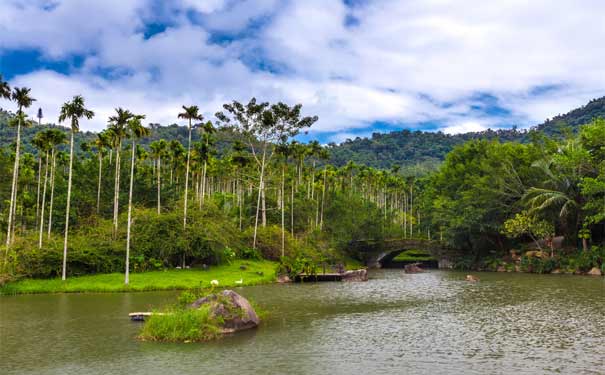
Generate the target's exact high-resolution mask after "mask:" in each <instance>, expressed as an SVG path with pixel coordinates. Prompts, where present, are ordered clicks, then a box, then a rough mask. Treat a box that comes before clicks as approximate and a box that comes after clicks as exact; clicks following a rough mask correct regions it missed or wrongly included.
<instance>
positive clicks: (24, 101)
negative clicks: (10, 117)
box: [2, 84, 36, 252]
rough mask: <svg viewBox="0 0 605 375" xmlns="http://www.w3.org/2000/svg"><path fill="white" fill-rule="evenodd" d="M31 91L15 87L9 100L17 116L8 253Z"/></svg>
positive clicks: (7, 240)
mask: <svg viewBox="0 0 605 375" xmlns="http://www.w3.org/2000/svg"><path fill="white" fill-rule="evenodd" d="M2 86H3V88H2V92H3V94H2V95H3V96H5V95H6V92H5V90H6V88H7V86H5V85H4V84H3V85H2ZM30 91H31V89H29V88H27V87H21V88H19V87H15V88H14V89H13V92H12V93H11V99H12V100H13V101H15V102H17V108H18V110H17V114H16V116H15V119H16V123H17V140H16V148H15V164H14V167H13V181H12V185H11V199H10V207H9V211H8V230H7V235H6V250H7V252H8V247H9V246H10V244H11V242H12V239H13V238H12V237H13V236H12V235H13V232H12V228H13V219H14V216H15V209H16V206H17V202H16V201H17V181H18V179H19V154H20V152H21V126H27V124H28V123H29V121H27V115H26V114H25V113H24V112H23V109H24V108H29V107H30V106H31V105H32V103H33V102H34V101H35V100H36V99H34V98H32V97H31V95H30Z"/></svg>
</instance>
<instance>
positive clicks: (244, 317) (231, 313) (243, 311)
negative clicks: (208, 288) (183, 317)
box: [190, 290, 260, 333]
mask: <svg viewBox="0 0 605 375" xmlns="http://www.w3.org/2000/svg"><path fill="white" fill-rule="evenodd" d="M206 304H210V306H211V312H212V315H213V316H215V317H222V319H223V320H224V323H223V325H222V330H223V333H233V332H237V331H243V330H245V329H250V328H255V327H256V326H258V324H259V323H260V319H259V318H258V315H257V314H256V311H254V309H253V308H252V306H251V305H250V302H248V300H247V299H245V298H244V297H242V296H240V295H239V294H237V293H235V292H234V291H232V290H223V291H222V292H221V293H219V294H218V295H217V294H211V295H209V296H207V297H204V298H200V299H198V300H197V301H195V302H193V303H192V304H191V305H190V307H191V308H194V309H197V308H200V306H202V305H206Z"/></svg>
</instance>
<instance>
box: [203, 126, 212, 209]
mask: <svg viewBox="0 0 605 375" xmlns="http://www.w3.org/2000/svg"><path fill="white" fill-rule="evenodd" d="M200 129H201V131H202V141H203V142H204V144H205V148H204V153H203V155H202V159H203V160H204V169H203V171H202V199H201V200H200V208H201V206H202V205H203V204H204V198H205V195H206V175H207V171H208V158H209V156H210V140H211V137H212V134H213V133H214V132H216V129H215V128H214V126H213V125H212V122H210V121H207V122H206V123H204V124H202V126H200Z"/></svg>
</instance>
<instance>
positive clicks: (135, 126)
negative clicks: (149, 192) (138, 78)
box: [124, 115, 150, 285]
mask: <svg viewBox="0 0 605 375" xmlns="http://www.w3.org/2000/svg"><path fill="white" fill-rule="evenodd" d="M144 118H145V116H144V115H133V116H132V117H131V118H130V120H128V124H127V125H126V127H127V130H128V132H129V133H130V134H129V135H130V137H131V138H132V156H131V159H130V188H129V190H128V223H127V226H126V270H125V274H124V284H126V285H128V282H129V280H128V277H129V267H130V262H129V260H130V227H131V224H132V187H133V181H134V160H135V159H134V156H135V151H136V140H137V138H141V137H143V136H147V135H149V134H150V131H149V129H148V128H146V127H144V126H143V125H142V124H141V120H143V119H144Z"/></svg>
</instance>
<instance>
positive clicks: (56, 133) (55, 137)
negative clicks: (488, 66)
mask: <svg viewBox="0 0 605 375" xmlns="http://www.w3.org/2000/svg"><path fill="white" fill-rule="evenodd" d="M47 132H48V135H47V137H48V141H49V145H50V149H51V154H50V162H51V166H50V202H49V207H48V238H49V239H50V231H51V230H52V226H53V225H52V224H53V203H54V201H55V176H56V174H57V173H56V172H57V168H56V164H57V146H59V145H61V144H63V143H65V141H66V138H67V137H66V136H65V133H63V132H62V131H61V130H59V129H49V130H48V131H47Z"/></svg>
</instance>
